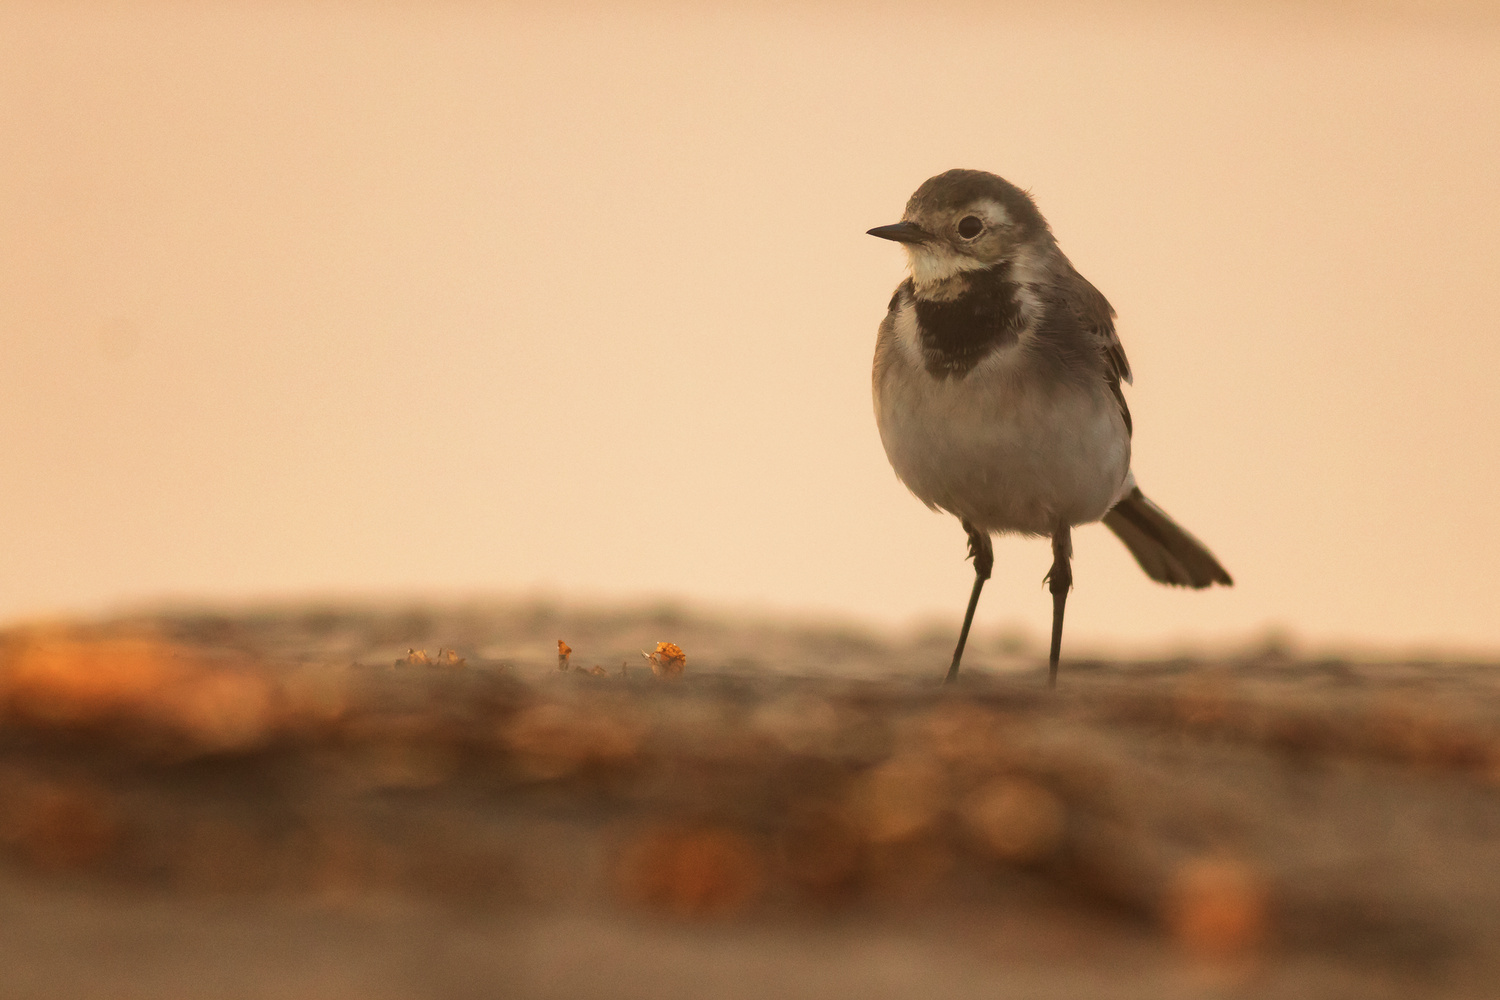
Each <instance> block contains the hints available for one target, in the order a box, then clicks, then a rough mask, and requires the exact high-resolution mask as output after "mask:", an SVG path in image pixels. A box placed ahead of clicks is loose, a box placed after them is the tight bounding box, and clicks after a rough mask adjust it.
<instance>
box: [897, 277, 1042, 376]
mask: <svg viewBox="0 0 1500 1000" xmlns="http://www.w3.org/2000/svg"><path fill="white" fill-rule="evenodd" d="M1009 268H1010V264H1009V263H1002V264H997V265H996V266H994V267H989V268H985V269H984V270H982V271H972V272H970V273H968V274H966V275H964V279H965V281H966V282H967V284H968V288H967V289H965V291H964V292H963V293H962V294H961V295H959V296H958V297H957V298H954V299H950V300H947V301H928V300H924V299H920V298H919V299H917V300H916V309H917V327H918V329H919V330H920V331H921V334H922V356H923V364H924V366H925V367H926V369H927V373H928V374H929V375H931V376H933V377H934V378H947V377H948V376H950V375H951V376H955V377H962V376H964V375H967V374H968V373H969V372H970V371H971V370H973V368H974V366H975V365H977V364H979V362H981V361H983V360H984V358H985V357H986V356H987V355H988V354H989V353H990V352H991V351H993V350H995V349H997V348H1000V347H1006V346H1008V345H1010V344H1014V343H1015V342H1016V340H1017V338H1018V337H1019V336H1020V333H1021V326H1022V324H1023V320H1022V317H1021V305H1020V302H1019V301H1018V299H1017V297H1016V291H1017V288H1016V284H1015V282H1012V281H1008V280H1006V277H1005V272H1006V271H1007V270H1009Z"/></svg>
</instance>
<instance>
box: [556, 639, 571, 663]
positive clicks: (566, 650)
mask: <svg viewBox="0 0 1500 1000" xmlns="http://www.w3.org/2000/svg"><path fill="white" fill-rule="evenodd" d="M572 655H573V647H572V646H569V645H568V644H567V643H565V642H563V641H562V640H561V639H559V640H557V669H558V670H571V669H572V664H571V661H570V660H569V659H568V658H569V657H571V656H572Z"/></svg>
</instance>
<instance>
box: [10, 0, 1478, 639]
mask: <svg viewBox="0 0 1500 1000" xmlns="http://www.w3.org/2000/svg"><path fill="white" fill-rule="evenodd" d="M434 8H436V9H434ZM1381 9H1382V10H1384V11H1385V12H1384V13H1380V14H1370V13H1365V12H1362V11H1361V8H1358V7H1354V6H1351V5H1336V4H1335V5H1327V6H1313V7H1311V8H1306V7H1299V6H1295V5H1268V6H1265V7H1261V8H1259V9H1258V10H1257V11H1255V12H1248V13H1247V12H1245V11H1242V10H1239V9H1238V8H1235V7H1226V8H1221V9H1219V10H1218V12H1205V11H1204V10H1203V9H1201V8H1200V7H1199V6H1198V5H1190V4H1181V5H1177V4H1171V3H1158V4H1140V5H1119V6H1113V7H1089V6H1079V5H1073V6H1068V7H1062V8H1050V9H1049V10H1050V11H1051V12H1049V11H1048V10H1038V9H1033V8H1031V7H1025V6H1010V7H1007V6H1003V5H1002V6H992V5H984V6H982V7H974V8H968V7H964V6H961V5H958V6H947V7H944V6H942V5H937V6H924V8H923V9H922V10H920V11H917V10H905V9H902V8H900V7H897V6H895V5H891V6H887V7H879V8H865V7H854V6H845V7H839V6H831V7H825V8H821V9H820V10H818V11H813V12H809V11H807V10H803V9H802V8H801V7H799V6H795V5H787V6H767V7H760V6H755V5H750V4H742V5H739V6H735V7H732V8H729V9H715V10H714V11H705V10H701V9H698V8H696V7H692V6H682V7H672V6H646V5H640V6H634V7H631V6H625V7H619V6H604V5H601V6H598V7H591V6H586V5H582V6H581V5H574V6H567V7H553V6H545V5H532V6H518V7H498V6H492V5H476V6H466V5H456V4H444V5H429V4H417V3H411V4H399V3H383V4H372V5H315V4H290V3H288V4H277V5H268V4H261V3H253V4H252V3H246V4H242V5H232V4H209V5H201V4H186V3H184V4H157V5H145V6H131V5H121V6H114V5H111V6H109V7H104V6H103V5H90V4H64V3H55V4H37V5H27V4H22V3H11V4H7V5H5V6H4V7H3V8H0V149H3V150H4V152H3V153H0V337H3V348H4V354H3V357H4V364H5V375H6V378H5V383H6V388H5V391H4V392H3V393H0V468H3V469H4V470H5V479H6V486H5V491H4V497H5V499H4V505H3V508H0V552H3V554H4V558H3V560H0V620H14V619H16V618H20V617H23V616H29V615H34V614H42V613H57V612H77V611H83V612H92V611H98V610H101V609H107V608H110V607H115V606H119V605H120V604H122V603H124V604H130V603H139V602H143V601H150V600H155V599H158V598H163V597H173V598H184V597H186V598H205V599H213V600H223V599H227V600H236V599H241V598H263V597H272V596H285V597H298V596H304V595H318V594H375V595H378V594H392V593H398V594H424V593H432V594H441V595H453V594H463V593H477V592H484V593H531V592H536V591H543V592H547V593H551V594H555V595H560V596H563V597H571V596H578V597H605V598H620V599H634V598H639V597H643V596H654V595H666V596H675V597H680V598H685V599H688V600H691V601H699V602H706V603H711V604H727V605H732V606H740V605H752V606H758V607H762V608H768V609H772V610H778V611H782V610H784V611H794V612H806V613H813V614H822V613H836V614H840V615H849V616H854V617H857V618H861V619H864V620H867V621H871V622H877V623H898V624H899V623H902V622H909V621H914V620H918V619H926V618H929V617H933V618H936V619H937V620H939V621H942V622H945V623H946V622H949V621H951V623H952V625H953V627H954V628H955V629H956V627H957V621H958V618H959V616H960V614H961V611H962V605H963V601H964V598H965V597H966V595H967V592H968V589H969V585H970V582H971V579H972V577H971V571H970V569H969V567H968V565H967V564H965V563H964V562H963V561H962V559H963V554H964V541H963V533H962V531H961V530H960V529H959V527H958V526H957V524H956V522H954V521H953V520H952V519H951V518H948V517H944V516H940V515H936V514H932V513H929V512H928V511H927V510H926V509H925V508H923V507H922V506H921V505H920V504H919V503H918V502H917V501H916V500H914V499H912V498H911V496H910V495H909V494H907V493H906V491H905V489H904V488H903V487H902V486H901V485H900V484H899V483H898V482H897V481H896V479H895V477H894V476H893V475H892V473H891V471H890V469H889V467H888V465H887V463H886V461H885V457H884V455H883V453H882V451H881V447H880V443H879V439H878V437H877V435H876V432H875V427H874V421H873V418H872V416H871V407H870V400H869V362H870V353H871V349H872V345H873V338H874V331H875V326H876V324H877V323H878V321H879V320H880V318H881V316H882V315H883V313H884V310H885V304H886V301H887V299H888V298H889V296H890V292H891V289H892V288H893V287H894V286H895V284H896V283H897V282H898V281H899V280H900V278H901V276H902V258H901V254H900V252H899V250H898V249H897V248H895V247H893V246H892V245H890V244H888V243H883V242H882V241H879V240H875V239H872V238H870V237H868V236H866V235H864V232H865V230H866V229H868V228H870V227H871V226H875V225H880V224H884V223H889V222H894V221H895V220H896V219H897V218H898V217H899V216H900V213H901V209H902V206H903V205H904V203H905V201H906V198H907V196H908V195H909V194H910V193H911V191H912V189H913V188H915V187H916V186H917V184H918V183H920V182H921V181H922V180H923V179H925V178H926V177H928V176H929V175H931V174H933V173H936V172H938V171H940V170H943V169H946V168H949V167H953V166H966V167H979V168H983V169H988V170H993V171H995V172H997V173H1000V174H1002V175H1004V176H1006V177H1007V178H1009V179H1011V180H1013V181H1015V182H1017V183H1019V184H1021V185H1022V186H1023V187H1028V188H1030V189H1031V190H1032V191H1033V193H1034V194H1035V196H1036V198H1037V200H1038V202H1039V204H1040V206H1041V208H1042V211H1043V213H1044V214H1046V215H1047V217H1048V218H1049V219H1050V220H1051V222H1052V224H1053V228H1054V230H1055V231H1056V233H1057V234H1058V237H1059V240H1060V242H1061V244H1062V246H1063V248H1064V249H1065V251H1066V252H1067V253H1068V254H1069V256H1070V257H1071V258H1072V259H1073V261H1074V263H1075V264H1076V265H1077V266H1078V267H1079V269H1080V270H1081V271H1083V273H1084V274H1085V275H1087V276H1088V277H1089V278H1090V280H1092V281H1093V282H1094V284H1096V285H1097V286H1098V287H1099V288H1100V289H1101V290H1103V292H1104V293H1105V294H1106V295H1107V296H1108V297H1109V298H1110V300H1111V301H1112V302H1113V303H1114V305H1115V307H1116V309H1117V310H1118V311H1119V313H1120V320H1119V329H1120V331H1121V334H1122V336H1123V338H1124V341H1125V345H1126V348H1127V350H1128V352H1129V354H1130V358H1131V361H1132V363H1133V365H1134V367H1135V370H1136V384H1135V387H1134V389H1133V390H1132V391H1130V393H1129V400H1130V405H1131V409H1132V411H1133V413H1134V416H1135V427H1136V436H1135V456H1136V458H1135V466H1136V471H1137V475H1138V477H1139V479H1140V481H1141V483H1142V485H1143V487H1144V488H1145V490H1146V492H1147V493H1148V494H1149V495H1151V496H1152V497H1153V498H1154V499H1156V500H1157V501H1158V502H1160V503H1161V504H1162V505H1163V506H1164V507H1165V508H1166V509H1167V510H1169V511H1170V512H1172V513H1173V514H1174V515H1175V516H1177V517H1178V518H1179V519H1180V520H1182V521H1183V522H1184V523H1185V524H1186V525H1187V526H1188V527H1189V528H1191V529H1192V530H1193V531H1194V532H1195V533H1197V534H1198V535H1199V536H1201V537H1202V538H1204V539H1205V540H1206V541H1207V542H1209V544H1210V545H1211V546H1212V547H1213V548H1214V550H1215V551H1216V552H1217V553H1218V555H1219V556H1220V557H1221V559H1222V560H1223V561H1224V563H1225V564H1226V565H1227V566H1228V567H1229V569H1230V570H1231V572H1233V574H1234V575H1235V578H1236V581H1237V586H1236V587H1235V588H1234V589H1232V590H1228V591H1221V592H1212V593H1183V592H1181V591H1172V590H1168V589H1166V588H1161V587H1157V586H1156V585H1154V584H1151V583H1150V582H1149V581H1147V580H1146V578H1145V577H1144V576H1143V575H1142V574H1141V573H1140V572H1139V570H1138V569H1137V568H1136V567H1135V565H1134V564H1133V563H1132V562H1131V560H1130V557H1129V556H1128V554H1127V553H1126V552H1125V550H1124V548H1123V547H1122V546H1120V545H1119V544H1118V542H1116V541H1115V539H1114V538H1113V537H1112V536H1110V535H1109V534H1108V532H1107V531H1105V530H1104V529H1103V528H1100V527H1092V528H1086V529H1082V530H1081V531H1079V532H1078V533H1076V535H1075V538H1076V546H1077V556H1076V560H1075V564H1074V566H1075V578H1076V584H1077V589H1076V591H1075V593H1074V596H1073V598H1072V599H1071V601H1070V602H1069V605H1068V623H1069V637H1070V643H1071V642H1077V643H1079V644H1087V643H1090V642H1093V643H1104V642H1114V641H1118V642H1123V643H1126V644H1127V645H1128V644H1136V645H1140V646H1147V645H1152V644H1161V645H1166V646H1170V645H1171V644H1174V643H1182V642H1205V643H1206V642H1214V641H1217V640H1220V639H1224V638H1225V637H1231V638H1232V637H1241V636H1246V635H1251V634H1253V633H1255V632H1256V631H1257V630H1260V629H1262V628H1264V627H1265V626H1267V625H1268V624H1271V623H1276V624H1281V625H1284V626H1287V627H1289V628H1291V629H1292V630H1293V631H1294V632H1296V633H1297V634H1300V635H1303V636H1306V637H1309V639H1311V640H1313V641H1315V642H1326V643H1338V642H1345V641H1353V642H1358V643H1361V644H1364V645H1368V646H1377V645H1381V644H1395V645H1397V646H1401V647H1414V646H1423V645H1425V646H1432V647H1440V648H1446V649H1469V650H1484V649H1489V650H1493V649H1497V648H1500V598H1497V595H1500V526H1497V524H1500V519H1497V517H1496V514H1495V507H1496V503H1495V499H1494V497H1495V495H1496V493H1497V490H1500V473H1497V471H1496V467H1497V457H1500V391H1497V390H1496V388H1495V385H1494V378H1495V371H1496V369H1497V367H1500V338H1497V330H1496V327H1497V324H1500V320H1497V317H1500V283H1497V281H1496V267H1497V263H1500V195H1497V175H1500V171H1497V167H1500V28H1497V23H1500V22H1497V20H1496V19H1495V18H1493V17H1489V16H1485V15H1483V14H1481V13H1474V12H1473V10H1474V9H1476V8H1468V7H1464V6H1461V5H1460V6H1454V7H1446V8H1440V10H1441V13H1438V14H1424V13H1421V12H1420V10H1421V8H1419V7H1415V6H1411V7H1408V8H1401V7H1398V6H1392V5H1386V6H1385V7H1383V8H1381ZM1403 10H1405V11H1407V12H1405V13H1402V12H1401V11H1403ZM1391 11H1396V13H1391ZM1410 11H1417V12H1416V13H1411V12H1410ZM1048 564H1049V553H1048V551H1047V546H1046V544H1045V543H1043V542H1037V541H1029V542H1027V541H1018V540H1012V541H1006V542H1004V543H1002V544H1000V545H997V550H996V573H995V578H994V581H993V582H992V583H991V585H990V586H989V587H988V588H987V590H986V593H985V599H984V602H983V603H982V604H981V607H980V614H979V619H978V621H979V627H981V628H992V627H997V626H999V625H1002V624H1010V623H1014V624H1017V625H1021V626H1023V627H1025V628H1028V629H1030V630H1031V631H1032V632H1033V633H1035V634H1041V633H1042V632H1043V631H1044V630H1045V627H1046V621H1047V616H1048V614H1049V612H1050V607H1049V601H1048V600H1047V598H1046V594H1045V591H1044V590H1043V589H1042V586H1041V582H1040V581H1041V578H1042V575H1043V573H1044V572H1045V571H1046V569H1047V567H1048Z"/></svg>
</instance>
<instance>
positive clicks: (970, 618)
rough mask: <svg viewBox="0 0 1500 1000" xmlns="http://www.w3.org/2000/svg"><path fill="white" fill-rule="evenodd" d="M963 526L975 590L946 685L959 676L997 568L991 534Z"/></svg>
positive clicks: (965, 614)
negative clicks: (988, 582)
mask: <svg viewBox="0 0 1500 1000" xmlns="http://www.w3.org/2000/svg"><path fill="white" fill-rule="evenodd" d="M963 525H964V530H965V531H967V532H968V533H969V558H970V559H973V560H974V589H973V590H972V591H970V593H969V610H967V611H965V612H964V627H963V629H962V630H960V631H959V633H958V648H957V649H955V650H954V651H953V665H952V666H950V667H949V668H948V676H947V677H945V678H943V683H944V684H951V683H953V680H954V678H956V677H957V676H958V661H959V660H961V659H963V655H964V643H966V642H968V641H969V626H970V625H973V624H974V609H975V608H977V607H979V592H980V591H981V590H983V589H984V581H986V580H988V579H989V578H990V570H992V569H994V568H995V550H994V548H993V547H991V545H990V536H989V533H988V532H985V531H980V530H979V529H977V528H975V527H974V526H973V525H972V524H970V523H969V522H968V521H965V522H963Z"/></svg>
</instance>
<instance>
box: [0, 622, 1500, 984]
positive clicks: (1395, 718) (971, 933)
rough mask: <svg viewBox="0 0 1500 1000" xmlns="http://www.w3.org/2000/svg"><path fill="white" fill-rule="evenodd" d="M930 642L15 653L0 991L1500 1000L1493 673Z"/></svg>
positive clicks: (718, 634) (117, 639) (1, 786)
mask: <svg viewBox="0 0 1500 1000" xmlns="http://www.w3.org/2000/svg"><path fill="white" fill-rule="evenodd" d="M559 639H563V640H565V641H566V643H567V644H568V646H570V647H571V650H572V652H571V654H570V655H569V656H568V658H567V660H566V663H565V666H566V667H567V669H565V670H564V669H559V667H560V660H559V656H558V648H557V640H559ZM660 642H671V643H675V644H677V645H678V646H680V647H681V648H682V649H683V650H684V651H685V652H686V657H687V660H686V669H685V670H684V671H683V672H682V673H681V674H680V675H678V676H669V674H670V668H671V667H672V665H673V663H672V657H671V655H670V652H671V651H670V650H668V651H666V653H664V654H659V655H658V656H657V662H656V664H655V669H653V664H652V663H650V662H648V660H647V659H646V658H644V657H643V655H642V654H643V653H651V652H653V651H655V650H657V649H658V643H660ZM946 646H947V638H946V637H941V638H939V637H934V638H933V640H932V641H930V642H929V641H922V640H916V641H912V642H894V641H889V640H885V639H882V638H879V637H875V636H871V635H867V634H863V633H859V632H857V631H855V630H852V629H842V630H839V629H820V628H817V627H813V626H806V625H803V626H797V625H787V624H778V623H776V622H774V621H758V622H750V621H734V620H722V621H719V620H714V619H712V618H709V617H705V616H700V615H695V614H689V613H685V612H681V611H674V610H671V609H665V610H661V609H659V610H647V611H617V612H602V611H600V612H591V611H588V610H587V609H577V608H572V609H569V608H560V607H550V606H544V605H535V604H532V605H519V604H517V605H490V606H484V605H473V606H469V607H447V608H444V607H431V608H425V609H378V608H362V609H361V608H338V607H324V608H283V609H276V610H268V611H262V612H256V613H236V614H225V613H187V612H183V613H173V614H162V615H154V616H137V617H133V618H129V619H120V620H115V621H110V622H98V623H80V624H74V625H65V626H52V627H47V628H42V627H37V628H30V629H23V628H16V629H12V630H11V631H9V632H7V633H4V634H0V996H5V997H54V996H88V995H108V996H111V997H135V996H140V997H160V996H174V997H196V996H203V997H209V996H214V997H218V996H243V997H261V996H267V997H269V996H275V997H284V996H297V997H361V998H364V997H376V998H378V997H386V996H390V997H450V996H451V997H468V996H486V997H489V996H507V997H592V996H601V997H605V996H607V997H643V998H644V997H653V998H656V997H700V996H715V997H719V996H724V997H741V996H743V997H759V996H777V997H783V996H785V997H802V996H806V997H830V996H851V997H852V996H858V997H906V996H929V995H942V996H948V997H967V996H976V997H977V996H986V997H992V996H1027V997H1030V996H1042V995H1056V996H1068V997H1080V998H1087V997H1142V998H1144V997H1153V998H1155V997H1167V998H1171V997H1202V996H1235V997H1240V996H1245V997H1360V998H1385V997H1408V996H1414V995H1421V996H1453V997H1491V996H1494V995H1496V989H1497V983H1500V670H1497V668H1496V666H1495V665H1492V664H1481V663H1470V664H1457V663H1353V662H1343V661H1334V660H1323V661H1318V662H1305V661H1301V660H1298V659H1296V658H1294V657H1291V656H1289V655H1287V654H1286V653H1285V652H1281V651H1278V650H1276V649H1275V648H1271V647H1268V648H1267V649H1266V650H1263V651H1261V652H1259V653H1247V654H1245V655H1243V656H1241V657H1238V658H1234V659H1229V660H1215V661H1201V662H1200V661H1193V660H1190V659H1177V660H1171V661H1162V662H1116V661H1109V662H1105V661H1093V662H1077V661H1074V662H1065V665H1064V671H1063V675H1062V681H1061V684H1060V686H1059V689H1058V690H1057V691H1056V692H1049V691H1047V690H1046V689H1045V688H1044V687H1043V683H1042V679H1043V676H1044V674H1043V670H1044V665H1043V664H1042V663H1041V662H1040V661H1038V660H1037V659H1036V658H1035V656H1034V655H1033V654H1031V653H1030V652H1028V651H1027V650H1026V649H1025V648H1024V646H1023V645H1021V644H1019V643H1017V642H1015V641H1014V640H1004V641H1002V640H995V641H991V642H985V641H980V642H978V643H977V644H976V645H975V647H974V648H973V650H972V652H971V654H970V656H971V658H970V659H969V661H968V666H967V667H966V670H967V671H968V673H967V676H965V677H964V678H963V679H962V681H961V683H959V684H958V685H956V686H953V687H950V688H944V687H941V686H939V685H938V684H936V683H935V678H936V677H937V676H938V675H940V674H941V672H942V670H943V668H944V667H945V665H946V658H947V655H948V649H947V648H946ZM622 665H623V668H622ZM596 668H597V672H596ZM659 674H660V675H659Z"/></svg>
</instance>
